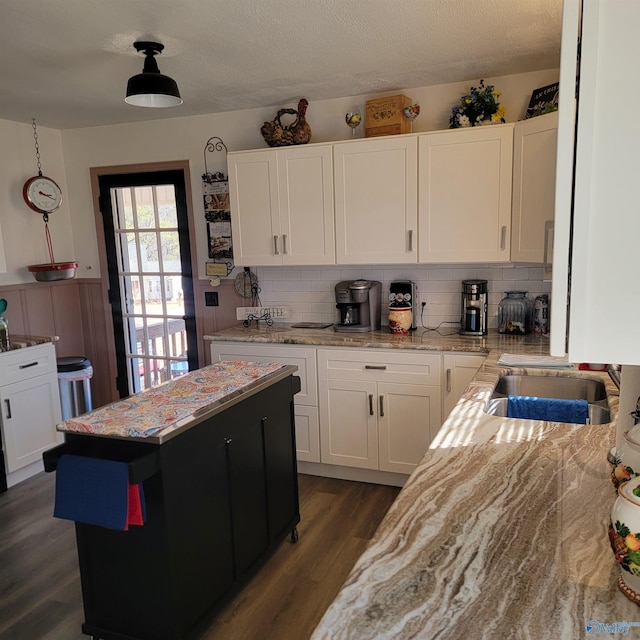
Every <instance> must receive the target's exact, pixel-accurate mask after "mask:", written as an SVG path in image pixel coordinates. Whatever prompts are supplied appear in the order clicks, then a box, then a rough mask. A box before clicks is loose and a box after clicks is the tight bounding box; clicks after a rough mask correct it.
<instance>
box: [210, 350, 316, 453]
mask: <svg viewBox="0 0 640 640" xmlns="http://www.w3.org/2000/svg"><path fill="white" fill-rule="evenodd" d="M219 360H248V361H250V362H281V363H282V364H291V365H295V366H296V367H298V370H297V371H296V374H295V375H296V376H298V377H299V378H300V387H301V389H300V392H299V393H296V395H295V396H294V402H295V422H296V446H297V457H298V460H303V461H305V462H320V427H319V423H318V407H317V405H318V382H317V370H316V350H315V349H305V348H303V347H293V346H290V345H256V344H251V345H244V344H237V343H236V344H225V343H222V342H212V343H211V362H218V361H219Z"/></svg>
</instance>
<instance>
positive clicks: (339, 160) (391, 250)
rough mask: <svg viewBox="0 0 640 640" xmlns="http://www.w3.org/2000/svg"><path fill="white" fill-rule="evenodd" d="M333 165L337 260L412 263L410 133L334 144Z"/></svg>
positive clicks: (413, 146)
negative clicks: (408, 134)
mask: <svg viewBox="0 0 640 640" xmlns="http://www.w3.org/2000/svg"><path fill="white" fill-rule="evenodd" d="M334 167H335V169H334V189H335V213H336V255H337V262H338V264H404V263H412V262H416V261H417V182H416V178H417V141H416V137H415V136H389V137H384V138H379V139H368V140H359V141H356V142H345V143H341V144H336V145H334Z"/></svg>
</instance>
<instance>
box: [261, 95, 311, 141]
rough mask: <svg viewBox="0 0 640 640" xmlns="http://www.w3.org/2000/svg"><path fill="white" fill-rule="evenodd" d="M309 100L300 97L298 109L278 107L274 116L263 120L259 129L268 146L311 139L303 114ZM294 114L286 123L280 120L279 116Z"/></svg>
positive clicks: (309, 129)
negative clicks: (292, 119)
mask: <svg viewBox="0 0 640 640" xmlns="http://www.w3.org/2000/svg"><path fill="white" fill-rule="evenodd" d="M308 106H309V102H308V101H307V100H305V98H302V100H300V102H298V110H297V111H296V110H295V109H280V111H278V113H277V114H276V117H275V118H274V119H273V120H271V122H265V123H264V124H263V125H262V127H261V128H260V131H261V133H262V137H263V138H264V139H265V141H266V143H267V144H268V145H269V146H270V147H285V146H288V145H291V144H306V143H307V142H309V140H311V127H310V126H309V123H308V122H307V120H306V118H305V115H306V113H307V107H308ZM285 114H289V115H296V116H297V118H296V119H295V120H294V121H293V122H292V123H291V124H287V125H283V124H282V123H281V122H280V118H281V117H282V116H283V115H285Z"/></svg>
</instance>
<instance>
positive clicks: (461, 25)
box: [0, 0, 562, 129]
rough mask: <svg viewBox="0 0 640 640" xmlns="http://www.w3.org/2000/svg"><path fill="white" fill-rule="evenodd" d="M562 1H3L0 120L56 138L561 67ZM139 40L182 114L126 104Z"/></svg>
mask: <svg viewBox="0 0 640 640" xmlns="http://www.w3.org/2000/svg"><path fill="white" fill-rule="evenodd" d="M561 12H562V0H506V1H505V0H359V1H355V0H1V3H0V87H2V89H1V93H0V118H3V119H7V120H14V121H18V122H31V118H32V117H36V118H37V121H38V124H40V125H42V126H47V127H53V128H56V129H68V128H75V127H87V126H95V125H103V124H114V123H121V122H137V121H142V120H151V119H155V118H167V117H177V116H186V115H196V114H203V113H216V112H221V111H231V110H236V109H250V108H254V107H267V106H269V107H271V106H278V105H282V104H288V103H291V102H295V101H297V99H298V98H299V97H301V96H304V97H306V98H307V99H309V100H310V101H312V100H324V99H330V98H339V97H345V96H354V95H361V94H369V93H375V92H383V91H394V90H396V89H406V88H411V87H421V86H429V85H435V84H443V83H448V82H457V81H464V80H473V79H477V78H480V77H493V76H500V75H508V74H512V73H520V72H526V71H534V70H538V69H550V68H554V67H557V66H559V55H560V23H561ZM135 40H156V41H158V42H161V43H163V44H164V45H165V51H164V53H163V54H162V55H161V56H160V57H159V58H158V66H159V67H160V71H161V72H162V73H165V74H166V75H169V76H171V77H172V78H174V79H175V80H176V81H177V83H178V86H179V87H180V92H181V94H182V97H183V99H184V104H183V105H182V106H180V107H176V108H172V109H145V108H140V107H133V106H130V105H127V104H125V102H124V91H125V87H126V83H127V80H128V78H129V77H130V76H132V75H134V74H136V73H140V71H141V70H142V63H143V56H142V55H141V54H138V53H136V51H135V50H134V48H133V42H134V41H135Z"/></svg>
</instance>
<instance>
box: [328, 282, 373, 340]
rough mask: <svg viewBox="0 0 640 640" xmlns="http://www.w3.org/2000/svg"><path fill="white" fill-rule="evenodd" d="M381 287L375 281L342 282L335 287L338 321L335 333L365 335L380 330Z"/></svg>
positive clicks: (335, 325)
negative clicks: (346, 332) (343, 332)
mask: <svg viewBox="0 0 640 640" xmlns="http://www.w3.org/2000/svg"><path fill="white" fill-rule="evenodd" d="M381 289H382V285H381V284H380V283H379V282H377V281H375V280H343V281H342V282H338V284H337V285H336V286H335V291H336V308H337V309H338V312H339V313H340V321H339V322H338V324H334V325H333V328H334V330H335V331H349V332H355V333H365V332H367V331H374V330H375V329H379V328H380V315H381V313H382V307H381V306H380V305H381Z"/></svg>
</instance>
